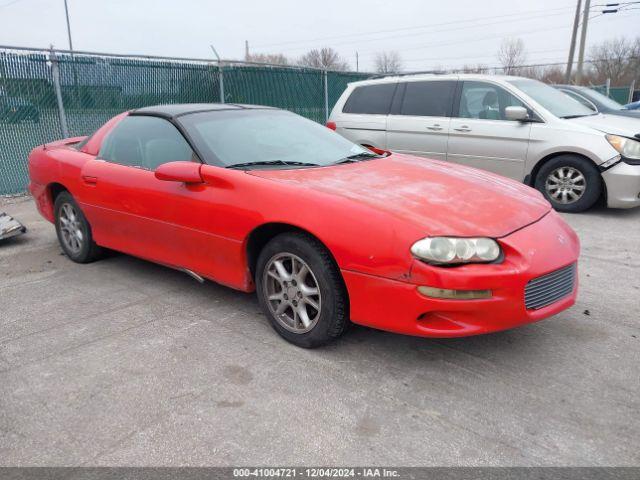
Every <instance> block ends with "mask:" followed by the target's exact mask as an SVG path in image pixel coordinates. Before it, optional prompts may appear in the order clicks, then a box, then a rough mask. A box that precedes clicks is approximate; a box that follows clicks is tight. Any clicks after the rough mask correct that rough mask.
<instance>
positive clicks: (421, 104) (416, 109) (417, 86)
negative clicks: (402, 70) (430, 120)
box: [400, 80, 456, 117]
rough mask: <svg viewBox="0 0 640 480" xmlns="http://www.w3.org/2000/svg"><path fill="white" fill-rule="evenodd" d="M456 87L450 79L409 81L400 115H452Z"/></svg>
mask: <svg viewBox="0 0 640 480" xmlns="http://www.w3.org/2000/svg"><path fill="white" fill-rule="evenodd" d="M455 88H456V82H452V81H450V80H432V81H428V82H407V84H406V89H405V92H404V99H403V100H402V105H401V106H400V115H418V116H422V117H450V116H451V107H452V104H453V93H454V91H455Z"/></svg>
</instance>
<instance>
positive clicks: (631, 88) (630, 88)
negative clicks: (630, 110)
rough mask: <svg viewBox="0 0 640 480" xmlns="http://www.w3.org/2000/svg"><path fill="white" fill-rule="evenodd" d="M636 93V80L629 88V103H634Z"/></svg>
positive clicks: (632, 81)
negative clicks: (634, 93)
mask: <svg viewBox="0 0 640 480" xmlns="http://www.w3.org/2000/svg"><path fill="white" fill-rule="evenodd" d="M635 91H636V79H635V78H634V79H633V80H631V85H630V86H629V95H628V97H627V103H631V102H633V92H635Z"/></svg>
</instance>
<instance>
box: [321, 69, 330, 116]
mask: <svg viewBox="0 0 640 480" xmlns="http://www.w3.org/2000/svg"><path fill="white" fill-rule="evenodd" d="M322 77H323V83H324V122H325V123H327V122H328V121H329V80H328V75H327V71H326V70H323V71H322Z"/></svg>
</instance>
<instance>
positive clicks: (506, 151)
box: [447, 80, 533, 181]
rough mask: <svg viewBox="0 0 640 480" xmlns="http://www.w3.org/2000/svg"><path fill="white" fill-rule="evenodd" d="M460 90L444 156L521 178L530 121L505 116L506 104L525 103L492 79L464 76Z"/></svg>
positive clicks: (523, 169) (517, 104)
mask: <svg viewBox="0 0 640 480" xmlns="http://www.w3.org/2000/svg"><path fill="white" fill-rule="evenodd" d="M459 91H460V93H459V96H458V98H457V100H456V106H455V110H456V111H455V112H454V115H453V118H452V119H451V126H450V129H449V144H448V151H447V160H448V161H451V162H454V163H460V164H463V165H469V166H472V167H476V168H481V169H483V170H489V171H491V172H494V173H498V174H500V175H503V176H505V177H510V178H513V179H516V180H520V181H522V180H523V178H524V171H525V161H526V158H527V150H528V147H529V137H530V133H531V123H530V122H520V121H512V120H507V118H506V116H505V108H506V107H508V106H522V107H525V108H527V106H526V105H525V104H524V103H523V102H522V101H520V100H519V99H518V98H516V97H515V95H513V94H512V93H510V92H509V91H507V90H506V89H505V88H503V87H501V86H500V85H497V84H495V83H492V82H484V81H466V80H465V81H463V82H461V85H460V88H459ZM529 110H530V109H529ZM531 114H533V113H531Z"/></svg>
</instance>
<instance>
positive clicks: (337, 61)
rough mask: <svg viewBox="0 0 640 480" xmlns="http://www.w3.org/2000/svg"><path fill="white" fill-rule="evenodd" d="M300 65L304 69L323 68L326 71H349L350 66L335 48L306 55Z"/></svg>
mask: <svg viewBox="0 0 640 480" xmlns="http://www.w3.org/2000/svg"><path fill="white" fill-rule="evenodd" d="M298 63H299V64H300V65H302V66H304V67H313V68H322V69H326V70H338V71H345V70H349V64H348V63H347V62H345V61H344V59H343V58H342V57H341V56H340V54H339V53H338V52H336V51H335V50H334V49H333V48H329V47H325V48H322V49H320V50H318V49H314V50H311V51H309V52H307V53H305V54H304V55H303V56H302V57H301V58H300V60H299V61H298Z"/></svg>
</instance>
